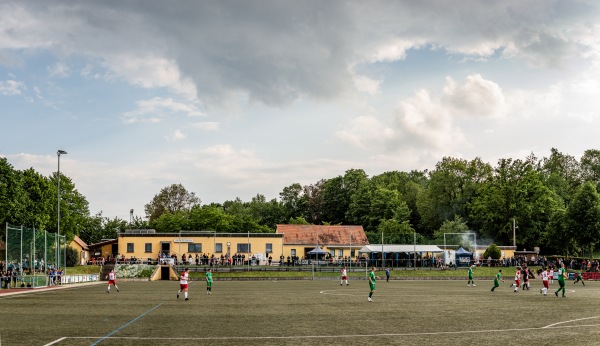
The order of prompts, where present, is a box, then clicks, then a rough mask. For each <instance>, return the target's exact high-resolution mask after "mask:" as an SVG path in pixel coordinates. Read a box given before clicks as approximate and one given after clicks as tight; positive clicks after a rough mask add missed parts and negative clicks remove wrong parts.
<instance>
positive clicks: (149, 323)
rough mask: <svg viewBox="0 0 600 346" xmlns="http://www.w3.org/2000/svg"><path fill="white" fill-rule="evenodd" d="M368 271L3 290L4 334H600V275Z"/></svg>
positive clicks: (383, 337)
mask: <svg viewBox="0 0 600 346" xmlns="http://www.w3.org/2000/svg"><path fill="white" fill-rule="evenodd" d="M476 284H477V287H471V288H469V287H467V285H466V280H465V281H455V280H449V281H428V280H423V281H392V282H389V283H387V282H385V281H384V280H380V281H379V282H378V283H377V291H376V292H375V294H374V295H373V299H374V302H373V303H370V302H368V301H367V296H368V293H369V287H368V284H367V282H366V281H364V280H352V281H350V286H345V285H344V286H340V285H339V281H336V280H316V281H296V280H294V281H292V280H279V281H222V282H220V281H215V282H214V285H213V292H212V294H211V295H207V294H206V288H205V283H204V282H197V281H194V282H192V283H191V285H190V290H189V298H190V300H189V301H184V300H183V297H181V298H180V299H179V300H178V299H177V298H176V295H177V291H178V288H179V285H178V283H177V282H165V281H162V282H119V288H120V292H119V293H117V292H116V290H114V288H112V289H111V293H110V294H107V293H106V285H105V284H99V285H92V286H86V287H78V288H76V287H73V288H68V289H60V290H53V291H48V290H39V291H38V290H34V291H32V293H30V294H22V295H16V296H0V344H2V345H50V344H51V345H173V344H186V345H199V344H202V345H239V344H243V345H261V346H264V345H322V344H328V345H342V344H343V345H365V344H367V345H368V344H379V345H392V344H398V345H400V344H402V345H445V346H447V345H523V344H527V345H555V344H579V345H590V344H598V343H600V341H599V340H600V328H598V327H599V326H600V299H599V297H600V284H599V283H596V282H586V285H587V286H585V287H582V286H581V285H580V284H577V285H574V284H573V282H572V281H568V282H567V298H561V297H559V298H557V297H555V296H554V290H556V289H557V288H558V284H557V283H555V284H554V285H551V286H550V293H549V295H548V296H546V297H544V296H543V295H541V294H540V293H539V288H540V287H541V282H540V281H539V280H534V281H532V289H531V290H530V291H519V292H518V293H513V291H512V289H511V288H510V287H508V286H509V284H510V281H509V280H507V281H506V282H505V283H503V284H502V285H501V286H500V287H499V288H498V289H496V292H490V288H491V286H492V282H491V281H478V282H476Z"/></svg>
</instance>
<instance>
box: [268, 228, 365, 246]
mask: <svg viewBox="0 0 600 346" xmlns="http://www.w3.org/2000/svg"><path fill="white" fill-rule="evenodd" d="M275 233H283V235H284V236H283V243H284V244H301V245H316V243H317V239H316V237H317V234H318V236H319V245H350V242H351V240H350V235H352V244H353V245H354V244H356V245H367V244H369V240H368V239H367V235H366V234H365V231H364V230H363V228H362V226H340V225H333V226H323V225H277V230H276V231H275Z"/></svg>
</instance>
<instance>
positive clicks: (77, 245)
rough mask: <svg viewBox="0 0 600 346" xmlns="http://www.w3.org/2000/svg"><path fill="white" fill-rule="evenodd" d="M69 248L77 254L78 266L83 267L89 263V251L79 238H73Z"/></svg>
mask: <svg viewBox="0 0 600 346" xmlns="http://www.w3.org/2000/svg"><path fill="white" fill-rule="evenodd" d="M69 246H70V247H71V248H73V249H75V250H76V251H77V253H79V260H78V262H79V263H78V264H79V265H84V264H86V263H87V262H88V261H89V259H90V251H89V248H88V245H87V244H86V243H85V242H84V241H83V240H81V238H79V237H78V236H75V237H74V238H73V241H72V242H71V244H69Z"/></svg>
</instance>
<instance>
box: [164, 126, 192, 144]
mask: <svg viewBox="0 0 600 346" xmlns="http://www.w3.org/2000/svg"><path fill="white" fill-rule="evenodd" d="M186 138H187V135H186V134H185V133H183V132H181V130H179V129H177V130H174V131H171V133H170V134H169V135H167V136H165V139H166V140H167V141H168V142H176V141H181V140H184V139H186Z"/></svg>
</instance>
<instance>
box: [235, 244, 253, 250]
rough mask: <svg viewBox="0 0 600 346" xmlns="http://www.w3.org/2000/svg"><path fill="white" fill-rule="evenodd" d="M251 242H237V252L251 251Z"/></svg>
mask: <svg viewBox="0 0 600 346" xmlns="http://www.w3.org/2000/svg"><path fill="white" fill-rule="evenodd" d="M250 249H251V247H250V244H247V243H246V244H237V252H250Z"/></svg>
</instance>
